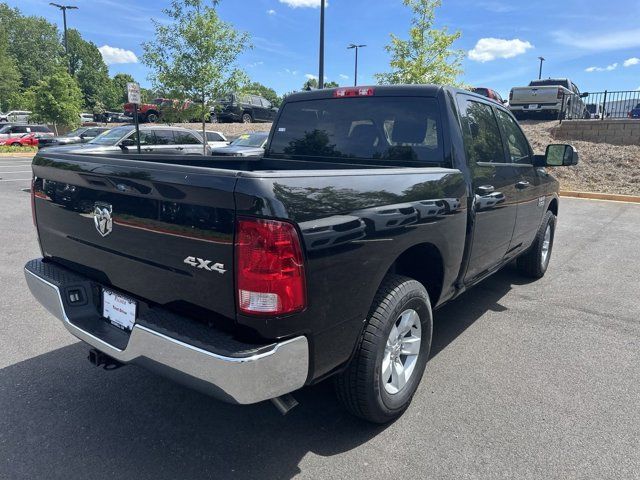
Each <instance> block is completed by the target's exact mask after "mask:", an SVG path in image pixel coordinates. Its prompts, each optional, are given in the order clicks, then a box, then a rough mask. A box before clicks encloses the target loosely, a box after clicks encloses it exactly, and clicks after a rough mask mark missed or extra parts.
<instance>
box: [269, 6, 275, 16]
mask: <svg viewBox="0 0 640 480" xmlns="http://www.w3.org/2000/svg"><path fill="white" fill-rule="evenodd" d="M275 14H276V11H275V10H274V9H273V8H272V9H270V10H267V15H275Z"/></svg>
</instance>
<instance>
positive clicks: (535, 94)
mask: <svg viewBox="0 0 640 480" xmlns="http://www.w3.org/2000/svg"><path fill="white" fill-rule="evenodd" d="M512 91H513V95H512V98H511V102H510V103H512V104H529V103H531V104H539V103H557V102H558V101H559V100H558V87H520V88H514V89H513V90H512Z"/></svg>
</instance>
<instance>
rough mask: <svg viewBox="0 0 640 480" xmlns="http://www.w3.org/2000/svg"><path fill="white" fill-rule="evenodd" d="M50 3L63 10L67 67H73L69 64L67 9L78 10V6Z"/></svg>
mask: <svg viewBox="0 0 640 480" xmlns="http://www.w3.org/2000/svg"><path fill="white" fill-rule="evenodd" d="M49 5H51V6H52V7H56V8H58V9H60V10H62V22H63V24H64V54H65V55H66V57H67V68H71V66H70V65H69V45H68V43H67V10H77V9H78V7H75V6H73V5H59V4H57V3H49ZM69 73H71V72H69Z"/></svg>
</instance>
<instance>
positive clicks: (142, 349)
mask: <svg viewBox="0 0 640 480" xmlns="http://www.w3.org/2000/svg"><path fill="white" fill-rule="evenodd" d="M25 277H26V280H27V285H28V286H29V289H30V290H31V293H32V294H33V296H34V297H35V298H36V299H37V300H38V301H39V302H40V303H41V304H42V305H43V306H44V307H45V308H46V309H47V310H48V311H49V312H50V313H51V314H53V315H54V316H55V317H57V318H58V319H60V320H61V321H62V322H63V324H64V326H65V327H66V328H67V330H69V332H71V333H72V334H73V335H75V336H76V337H78V338H79V339H80V340H82V341H84V342H86V343H88V344H89V345H91V346H93V347H95V348H96V349H98V350H100V351H102V352H104V353H106V354H107V355H109V356H111V357H113V358H115V359H116V360H118V361H119V362H122V363H132V364H138V365H141V366H143V367H145V368H147V369H149V370H153V371H156V372H158V373H160V374H162V375H164V376H167V377H169V378H171V379H172V380H175V381H177V382H180V383H182V384H184V385H186V386H189V387H191V388H194V389H196V390H200V391H202V392H204V393H206V394H209V395H212V396H214V397H216V398H218V399H220V400H224V401H227V402H230V403H240V404H250V403H257V402H261V401H263V400H268V399H271V398H275V397H278V396H280V395H284V394H285V393H290V392H292V391H294V390H297V389H299V388H301V387H302V386H304V384H305V381H306V379H307V374H308V369H309V347H308V343H307V339H306V337H304V336H300V337H296V338H293V339H291V340H287V341H284V342H281V343H275V344H273V345H272V346H271V348H270V349H269V350H267V351H263V352H261V353H259V354H255V355H252V356H246V357H244V356H240V357H235V356H234V357H229V356H223V355H218V354H216V353H212V352H209V351H207V350H203V349H201V348H198V347H196V346H194V345H189V344H187V343H184V342H182V341H180V340H177V339H175V338H171V337H168V336H166V335H164V334H162V333H159V332H156V331H154V330H152V329H150V328H147V327H146V326H143V325H137V324H136V325H134V327H133V330H132V331H131V336H130V338H129V342H128V344H127V346H126V348H125V349H124V350H120V349H118V348H116V347H114V346H113V345H110V344H109V343H106V342H104V341H103V340H101V339H100V338H97V337H96V336H94V335H92V334H91V333H89V332H86V331H85V330H82V329H81V328H78V327H77V326H76V325H74V324H73V323H71V321H70V320H69V318H68V317H67V313H66V311H65V307H64V303H63V301H62V296H61V293H60V288H58V286H57V285H55V284H54V283H51V282H50V281H48V280H47V279H45V278H43V277H41V276H39V275H38V274H36V273H34V272H32V271H30V270H28V269H27V268H25Z"/></svg>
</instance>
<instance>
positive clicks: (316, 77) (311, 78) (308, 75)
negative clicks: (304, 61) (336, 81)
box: [304, 73, 318, 80]
mask: <svg viewBox="0 0 640 480" xmlns="http://www.w3.org/2000/svg"><path fill="white" fill-rule="evenodd" d="M304 76H305V77H306V79H307V80H313V79H314V78H315V79H316V80H317V79H318V76H317V75H314V74H313V73H305V74H304Z"/></svg>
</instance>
